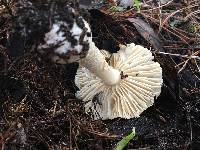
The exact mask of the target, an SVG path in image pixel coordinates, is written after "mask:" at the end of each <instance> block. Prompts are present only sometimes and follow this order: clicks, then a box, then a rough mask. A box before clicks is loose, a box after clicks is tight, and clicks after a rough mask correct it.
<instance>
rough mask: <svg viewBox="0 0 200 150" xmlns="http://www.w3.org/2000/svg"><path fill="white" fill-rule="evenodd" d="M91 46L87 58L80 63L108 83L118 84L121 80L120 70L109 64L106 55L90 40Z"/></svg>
mask: <svg viewBox="0 0 200 150" xmlns="http://www.w3.org/2000/svg"><path fill="white" fill-rule="evenodd" d="M89 46H90V48H89V51H88V54H87V56H86V57H85V58H83V59H81V62H80V64H81V65H82V66H84V67H85V68H87V69H88V70H89V71H90V72H92V73H93V74H95V75H96V76H97V77H99V78H100V79H101V80H102V81H103V82H104V83H105V84H106V85H116V84H118V83H119V82H120V80H121V75H120V73H121V72H120V71H119V70H117V69H114V68H113V67H111V66H109V65H108V63H107V62H106V60H105V56H104V55H103V54H102V53H101V52H100V51H99V49H98V48H97V47H96V46H95V44H94V42H90V45H89Z"/></svg>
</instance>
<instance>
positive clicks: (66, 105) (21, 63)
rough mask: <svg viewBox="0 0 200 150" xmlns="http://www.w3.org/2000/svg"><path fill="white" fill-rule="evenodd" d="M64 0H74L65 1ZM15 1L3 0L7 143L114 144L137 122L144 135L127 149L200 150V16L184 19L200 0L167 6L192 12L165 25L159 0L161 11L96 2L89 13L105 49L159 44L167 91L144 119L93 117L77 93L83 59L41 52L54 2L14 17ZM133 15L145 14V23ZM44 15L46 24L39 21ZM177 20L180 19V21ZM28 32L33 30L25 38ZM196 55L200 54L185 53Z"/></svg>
mask: <svg viewBox="0 0 200 150" xmlns="http://www.w3.org/2000/svg"><path fill="white" fill-rule="evenodd" d="M33 2H34V1H33ZM56 2H57V1H56ZM58 3H59V2H58ZM62 3H63V5H65V3H68V2H65V1H64V0H62ZM15 4H16V1H10V3H5V2H4V1H2V2H0V6H2V8H3V10H1V11H0V147H1V148H2V149H42V150H43V149H44V150H45V149H56V150H57V149H80V150H82V149H97V150H104V149H112V148H113V147H114V146H115V144H116V143H117V142H118V141H119V140H120V139H121V138H122V137H123V135H126V134H127V133H128V132H129V131H130V130H131V129H132V128H133V127H135V128H136V134H137V137H136V138H135V139H134V140H131V142H130V143H129V144H128V145H127V146H126V149H158V150H161V149H172V150H175V149H178V150H183V149H185V150H190V149H194V150H198V149H200V70H199V66H200V59H199V58H200V45H199V43H200V35H199V34H200V32H199V31H200V28H198V26H197V27H196V25H199V23H200V20H199V18H198V17H197V16H193V15H191V16H190V17H189V18H188V19H187V20H186V19H185V20H183V18H184V17H186V16H187V15H188V14H189V13H192V12H193V11H197V10H200V7H199V2H197V1H195V0H192V1H190V2H187V3H184V2H182V3H179V2H175V1H172V2H171V3H169V4H168V5H166V6H165V7H162V13H163V17H165V15H166V16H168V15H169V14H171V12H173V11H176V10H182V9H183V10H184V11H182V12H181V13H177V14H174V15H173V16H172V17H171V18H172V19H173V20H167V22H166V24H165V25H163V28H161V29H160V31H159V27H160V24H159V15H158V12H159V9H156V8H157V7H158V6H157V5H156V3H153V2H152V3H151V5H152V8H155V9H153V10H151V9H146V8H141V13H140V14H136V11H135V10H134V9H131V10H128V11H126V12H115V13H113V12H110V10H109V9H108V7H109V5H106V4H104V5H103V4H101V5H98V7H95V8H93V9H91V8H89V7H88V9H89V10H88V12H89V13H87V12H86V11H85V10H84V11H82V12H81V13H82V14H83V15H84V16H85V17H86V18H88V20H90V22H91V28H92V34H93V37H94V38H93V40H94V41H95V43H96V45H97V46H98V47H99V48H101V49H106V50H108V51H110V52H116V51H117V50H118V49H119V48H118V44H120V43H123V44H125V43H131V42H134V43H136V44H141V45H143V46H145V47H148V48H150V47H151V48H153V49H152V50H158V51H154V55H155V59H156V61H158V62H159V63H160V64H161V66H162V68H163V79H164V84H163V87H162V93H161V95H160V96H159V97H158V99H156V100H155V104H154V105H153V106H152V107H150V108H148V109H147V110H146V111H144V112H143V113H142V114H141V116H140V117H139V118H133V119H129V120H126V119H121V118H117V119H114V120H106V121H102V120H97V121H94V120H92V118H91V117H90V116H89V115H87V114H85V112H84V108H83V103H82V101H81V100H78V99H76V97H75V95H74V94H75V92H76V90H77V87H76V86H75V84H74V77H75V74H76V70H77V67H78V63H73V64H68V65H58V64H54V63H52V62H51V61H49V60H48V59H46V58H44V56H41V54H39V53H38V52H37V50H36V45H37V44H38V41H40V40H41V39H42V38H43V36H44V33H45V32H46V30H47V29H46V26H47V24H48V23H47V20H46V19H47V18H48V17H47V18H45V17H42V16H41V14H45V15H47V14H48V13H47V12H48V9H47V8H48V6H47V5H45V4H48V2H45V3H44V4H43V3H39V2H37V1H35V2H34V5H35V7H36V8H34V9H37V10H40V12H39V14H35V13H34V12H35V10H34V9H33V8H29V9H27V10H24V12H20V15H19V16H17V17H16V15H14V16H13V14H14V13H15V10H16V8H18V6H16V5H15ZM27 5H28V3H27ZM102 5H103V6H102ZM3 6H4V7H3ZM187 6H188V8H187V9H186V7H187ZM26 8H27V7H26ZM44 8H45V9H46V10H45V9H44ZM32 9H33V11H31V10H32ZM88 14H89V15H90V17H89V16H88ZM45 15H44V16H45ZM16 18H17V19H16ZM127 18H138V20H137V21H139V22H130V21H128V20H127ZM23 19H25V20H23ZM27 20H29V21H30V22H29V24H28V25H27ZM38 20H39V21H41V22H43V24H40V26H39V25H38V24H37V23H34V22H38ZM140 20H144V21H145V22H147V25H148V26H147V25H146V24H140V25H141V28H150V29H152V30H153V32H154V33H152V31H151V32H150V30H142V31H141V30H138V28H137V26H135V25H134V23H140ZM163 20H165V19H163ZM174 20H175V21H176V22H175V21H174ZM134 21H136V20H134ZM177 22H178V23H177ZM20 23H21V24H22V26H20V28H19V27H18V25H20ZM170 23H171V24H172V23H174V24H175V25H174V26H173V27H172V26H170V25H169V24H170ZM191 24H192V25H195V27H196V28H195V32H193V31H188V28H189V29H190V30H191V28H193V27H194V26H192V25H191ZM21 27H23V28H21ZM24 29H28V30H30V31H31V32H26V31H24ZM22 31H23V32H25V33H27V34H25V36H24V34H22ZM157 33H159V34H157ZM153 34H155V36H153ZM22 35H23V36H22ZM156 40H157V41H159V42H156ZM11 41H12V42H11ZM160 41H162V42H160ZM159 47H161V48H159ZM159 52H165V53H172V54H178V55H176V56H173V55H168V54H163V53H159ZM191 54H195V55H194V56H199V57H198V58H197V59H190V58H185V57H182V56H183V55H191Z"/></svg>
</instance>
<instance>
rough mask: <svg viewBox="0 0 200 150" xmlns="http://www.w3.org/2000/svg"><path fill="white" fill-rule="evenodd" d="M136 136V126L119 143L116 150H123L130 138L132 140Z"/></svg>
mask: <svg viewBox="0 0 200 150" xmlns="http://www.w3.org/2000/svg"><path fill="white" fill-rule="evenodd" d="M134 137H135V127H134V128H133V129H132V132H131V133H130V134H129V135H127V136H125V137H123V139H122V140H121V141H119V142H118V143H117V145H116V146H115V148H114V150H123V148H124V147H125V146H126V145H127V144H128V143H129V141H130V140H132V139H133V138H134Z"/></svg>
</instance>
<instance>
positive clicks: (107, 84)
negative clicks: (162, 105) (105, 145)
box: [38, 7, 162, 119]
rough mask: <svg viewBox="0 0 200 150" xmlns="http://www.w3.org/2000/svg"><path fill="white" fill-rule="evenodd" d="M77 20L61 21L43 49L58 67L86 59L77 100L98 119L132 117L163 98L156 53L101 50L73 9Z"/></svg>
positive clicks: (138, 48)
mask: <svg viewBox="0 0 200 150" xmlns="http://www.w3.org/2000/svg"><path fill="white" fill-rule="evenodd" d="M67 11H68V14H69V16H71V19H68V20H65V21H60V20H55V21H54V22H53V24H52V26H51V28H50V30H49V32H47V33H46V34H45V38H44V42H43V43H42V44H40V45H39V47H38V49H39V50H40V51H41V52H44V53H45V52H48V51H49V52H50V53H52V54H51V55H50V56H51V58H52V60H53V61H54V62H57V63H61V64H66V63H69V62H75V61H78V60H80V61H79V62H80V67H79V69H78V71H77V75H76V77H75V83H76V85H77V86H78V88H79V90H80V91H78V92H77V93H76V96H77V97H78V98H79V99H82V100H83V101H84V102H85V111H86V112H92V113H93V116H94V119H99V118H101V119H113V118H116V117H122V118H127V119H128V118H132V117H139V115H140V114H141V113H142V112H143V111H144V110H145V109H147V108H148V107H150V106H151V105H152V104H153V103H154V97H157V96H158V95H159V94H160V91H161V86H162V69H161V67H160V65H159V63H157V62H154V61H153V59H154V57H153V56H152V54H151V52H150V51H149V50H148V49H146V48H144V47H142V46H140V45H134V44H133V43H132V44H128V45H127V46H124V45H121V46H120V50H119V51H118V53H114V54H112V55H111V54H109V53H108V52H106V51H104V50H102V51H100V50H99V49H98V48H97V47H96V46H95V44H94V42H92V37H91V31H90V27H89V24H88V23H87V22H86V21H85V20H84V19H83V17H81V16H80V15H77V13H76V10H74V9H73V8H70V7H68V9H67Z"/></svg>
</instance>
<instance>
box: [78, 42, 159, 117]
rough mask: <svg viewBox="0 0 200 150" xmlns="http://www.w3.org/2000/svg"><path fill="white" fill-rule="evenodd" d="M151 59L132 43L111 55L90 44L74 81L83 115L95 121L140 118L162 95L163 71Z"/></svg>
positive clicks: (143, 50)
mask: <svg viewBox="0 0 200 150" xmlns="http://www.w3.org/2000/svg"><path fill="white" fill-rule="evenodd" d="M153 59H154V57H153V56H152V53H151V52H150V51H149V50H148V49H146V48H144V47H142V46H140V45H135V44H133V43H131V44H127V46H125V45H120V50H119V51H118V53H114V54H112V55H111V54H109V53H108V52H106V51H104V50H102V51H99V50H98V48H97V47H96V46H95V44H94V43H93V42H90V48H89V52H88V55H87V56H86V57H85V58H83V59H81V61H80V67H79V69H78V71H77V75H76V78H75V83H76V85H77V86H78V88H79V89H80V91H78V92H77V93H76V96H77V97H78V98H80V99H83V101H84V102H85V111H86V112H90V111H92V113H93V116H94V119H99V118H101V119H113V118H117V117H121V118H127V119H129V118H133V117H139V115H140V114H141V113H142V112H143V111H144V110H145V109H147V108H148V107H150V106H151V105H152V104H153V103H154V97H157V96H159V94H160V92H161V86H162V82H163V80H162V69H161V67H160V65H159V63H157V62H154V61H153ZM106 60H107V61H106ZM94 98H95V99H96V100H94ZM95 101H96V102H95Z"/></svg>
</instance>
